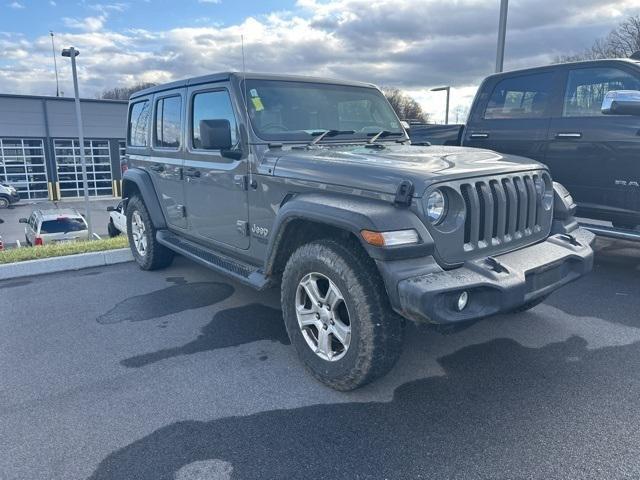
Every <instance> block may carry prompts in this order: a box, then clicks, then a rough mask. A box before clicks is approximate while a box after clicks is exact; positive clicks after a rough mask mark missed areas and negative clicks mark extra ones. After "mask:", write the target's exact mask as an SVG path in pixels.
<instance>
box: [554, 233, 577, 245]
mask: <svg viewBox="0 0 640 480" xmlns="http://www.w3.org/2000/svg"><path fill="white" fill-rule="evenodd" d="M559 237H560V238H561V239H562V240H564V241H565V242H567V243H570V244H571V245H573V246H574V247H581V246H582V244H581V243H580V242H579V241H578V240H576V238H575V237H574V236H573V235H569V234H568V233H561V234H560V235H559Z"/></svg>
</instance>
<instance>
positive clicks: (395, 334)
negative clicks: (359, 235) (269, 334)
mask: <svg viewBox="0 0 640 480" xmlns="http://www.w3.org/2000/svg"><path fill="white" fill-rule="evenodd" d="M281 301H282V309H283V315H284V320H285V325H286V328H287V333H288V334H289V339H290V340H291V343H292V344H293V345H294V347H295V348H296V351H297V353H298V355H299V357H300V358H301V360H302V362H303V363H304V365H305V366H306V367H307V369H308V370H309V371H310V372H311V374H312V375H313V376H314V377H315V378H316V379H318V380H319V381H321V382H322V383H324V384H325V385H328V386H329V387H331V388H334V389H336V390H353V389H355V388H358V387H361V386H363V385H365V384H367V383H369V382H371V381H373V380H375V379H377V378H379V377H381V376H383V375H384V374H386V373H387V372H388V371H389V370H390V369H391V368H392V367H393V365H394V364H395V363H396V361H397V360H398V357H399V356H400V353H401V350H402V333H403V320H402V318H401V317H400V316H399V315H397V314H396V313H395V312H393V310H392V309H391V305H390V304H389V299H388V297H387V294H386V291H385V289H384V285H383V283H382V279H381V278H380V275H379V273H378V271H377V268H376V266H375V264H374V263H373V262H372V261H371V259H370V258H369V257H368V256H367V255H366V253H365V252H364V251H363V250H362V249H360V248H359V246H358V245H349V246H345V245H343V244H341V243H338V242H336V241H333V240H320V241H316V242H313V243H309V244H306V245H303V246H302V247H300V248H298V249H297V250H296V251H295V252H294V253H293V255H291V257H290V258H289V261H288V262H287V265H286V267H285V270H284V274H283V276H282V291H281Z"/></svg>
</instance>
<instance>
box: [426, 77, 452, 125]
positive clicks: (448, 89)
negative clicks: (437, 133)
mask: <svg viewBox="0 0 640 480" xmlns="http://www.w3.org/2000/svg"><path fill="white" fill-rule="evenodd" d="M431 91H432V92H447V105H446V107H445V111H444V124H445V125H449V95H450V94H451V87H450V86H448V85H447V86H446V87H437V88H432V89H431Z"/></svg>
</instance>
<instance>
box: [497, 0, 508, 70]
mask: <svg viewBox="0 0 640 480" xmlns="http://www.w3.org/2000/svg"><path fill="white" fill-rule="evenodd" d="M508 10H509V0H500V21H499V23H498V51H497V53H496V73H500V72H501V71H502V68H503V67H504V41H505V37H506V35H507V11H508Z"/></svg>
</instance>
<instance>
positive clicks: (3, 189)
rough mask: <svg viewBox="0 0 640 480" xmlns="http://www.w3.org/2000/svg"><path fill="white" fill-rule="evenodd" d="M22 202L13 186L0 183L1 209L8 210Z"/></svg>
mask: <svg viewBox="0 0 640 480" xmlns="http://www.w3.org/2000/svg"><path fill="white" fill-rule="evenodd" d="M19 201H20V194H19V193H18V191H17V190H16V189H15V187H14V186H12V185H6V184H4V183H0V208H8V207H10V206H11V205H13V204H14V203H18V202H19Z"/></svg>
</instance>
